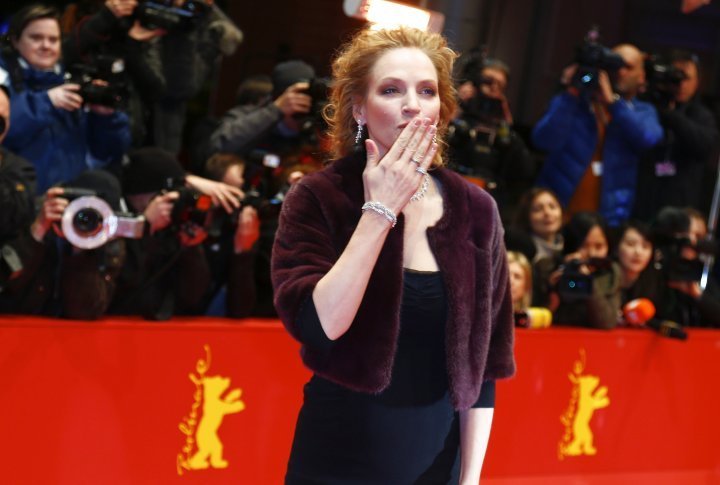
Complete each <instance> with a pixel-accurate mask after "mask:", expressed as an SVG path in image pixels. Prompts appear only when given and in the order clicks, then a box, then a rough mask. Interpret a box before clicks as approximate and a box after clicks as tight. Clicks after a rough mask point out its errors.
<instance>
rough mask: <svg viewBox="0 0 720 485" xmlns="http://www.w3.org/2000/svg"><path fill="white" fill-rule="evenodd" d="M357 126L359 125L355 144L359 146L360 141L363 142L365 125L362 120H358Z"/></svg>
mask: <svg viewBox="0 0 720 485" xmlns="http://www.w3.org/2000/svg"><path fill="white" fill-rule="evenodd" d="M357 125H358V128H357V133H356V134H355V144H356V145H359V144H360V140H362V132H363V125H362V123H361V122H360V120H358V122H357Z"/></svg>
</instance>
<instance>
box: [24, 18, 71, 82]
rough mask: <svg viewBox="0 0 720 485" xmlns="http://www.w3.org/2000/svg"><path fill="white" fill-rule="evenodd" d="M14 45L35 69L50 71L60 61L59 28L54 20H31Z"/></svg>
mask: <svg viewBox="0 0 720 485" xmlns="http://www.w3.org/2000/svg"><path fill="white" fill-rule="evenodd" d="M14 45H15V48H16V49H17V50H18V52H19V53H20V55H21V56H22V57H23V58H24V59H25V60H26V61H27V62H28V64H30V65H31V66H32V67H34V68H35V69H41V70H48V69H52V68H53V67H54V66H55V64H56V63H57V62H58V60H59V59H60V26H59V25H58V23H57V20H55V19H37V20H33V21H32V22H30V23H28V24H27V25H26V26H25V28H24V29H23V31H22V32H21V33H20V37H19V38H18V39H17V40H16V41H14Z"/></svg>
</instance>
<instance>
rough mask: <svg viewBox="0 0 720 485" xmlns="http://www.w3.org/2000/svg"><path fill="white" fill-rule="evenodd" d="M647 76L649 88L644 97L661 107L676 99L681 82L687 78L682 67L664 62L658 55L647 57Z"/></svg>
mask: <svg viewBox="0 0 720 485" xmlns="http://www.w3.org/2000/svg"><path fill="white" fill-rule="evenodd" d="M645 77H646V79H647V90H646V92H645V94H644V98H646V99H647V100H648V101H650V102H651V103H653V104H655V105H656V106H660V107H666V106H668V105H669V104H670V102H671V101H673V100H674V99H675V96H676V94H677V92H678V89H679V88H680V83H681V82H683V81H684V80H685V79H686V78H687V76H686V75H685V72H683V71H682V69H678V68H677V67H675V66H673V65H672V64H668V63H665V62H663V61H662V59H661V58H660V57H659V56H657V55H651V56H648V58H647V59H645Z"/></svg>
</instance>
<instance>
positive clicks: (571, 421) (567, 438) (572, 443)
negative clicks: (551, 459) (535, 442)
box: [558, 349, 610, 460]
mask: <svg viewBox="0 0 720 485" xmlns="http://www.w3.org/2000/svg"><path fill="white" fill-rule="evenodd" d="M585 364H586V362H585V349H580V360H576V361H575V364H574V366H573V372H572V373H571V374H568V378H569V379H570V382H572V383H573V390H572V394H571V396H570V404H569V405H568V408H567V410H566V411H565V413H564V414H563V415H562V416H561V417H560V422H562V424H564V425H565V433H564V434H563V437H562V439H561V440H560V443H559V444H558V458H559V459H560V460H562V459H563V458H564V457H566V456H580V455H588V456H592V455H595V454H597V449H596V448H595V446H594V445H593V440H594V436H593V432H592V429H591V428H590V420H591V419H592V417H593V414H594V413H595V410H596V409H602V408H605V407H608V406H609V405H610V398H609V397H608V395H607V393H608V388H607V386H600V387H598V385H599V384H600V378H599V377H598V376H592V375H587V374H585V375H584V374H583V372H584V371H585Z"/></svg>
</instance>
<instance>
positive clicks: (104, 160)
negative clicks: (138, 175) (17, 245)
mask: <svg viewBox="0 0 720 485" xmlns="http://www.w3.org/2000/svg"><path fill="white" fill-rule="evenodd" d="M8 38H9V41H10V45H6V46H4V47H3V52H2V56H0V84H3V85H4V86H6V87H7V88H8V90H9V92H10V100H11V101H10V103H11V120H10V130H9V131H8V133H7V137H6V139H5V141H4V145H5V146H6V147H7V148H8V149H10V150H12V151H13V152H15V153H17V154H18V155H20V156H22V157H24V158H27V159H28V160H30V161H31V162H32V163H33V165H35V169H36V171H37V193H38V194H42V193H44V192H45V191H47V189H48V188H49V187H51V186H52V185H54V184H57V183H60V182H66V181H68V180H71V179H73V178H75V177H76V176H77V175H79V174H80V173H81V172H83V171H85V170H87V169H89V168H103V167H108V166H110V165H111V164H113V163H114V162H118V163H119V161H120V160H121V159H122V156H123V154H124V152H125V150H126V149H127V147H128V146H129V145H130V130H129V124H128V117H127V115H126V114H124V113H122V112H119V111H115V110H113V109H111V108H108V107H105V106H99V105H92V104H84V101H83V98H82V96H81V95H80V86H79V85H78V84H74V83H66V82H65V72H64V68H63V66H62V64H61V63H60V62H59V61H60V56H61V38H60V23H59V14H58V11H57V10H56V9H55V8H54V7H47V6H43V5H30V6H28V7H25V8H23V9H21V10H20V11H18V12H17V13H16V14H15V15H14V16H13V19H12V21H11V24H10V28H9V31H8Z"/></svg>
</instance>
